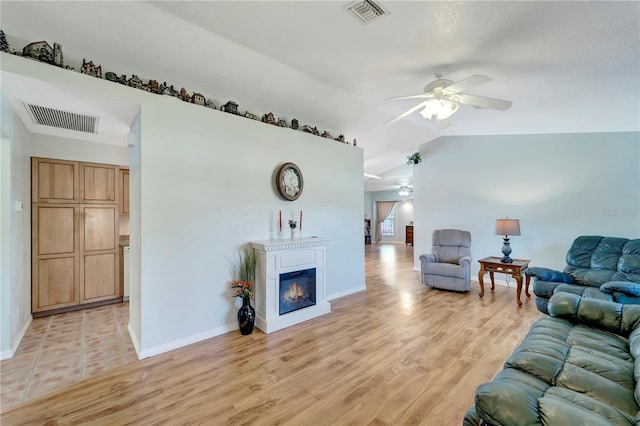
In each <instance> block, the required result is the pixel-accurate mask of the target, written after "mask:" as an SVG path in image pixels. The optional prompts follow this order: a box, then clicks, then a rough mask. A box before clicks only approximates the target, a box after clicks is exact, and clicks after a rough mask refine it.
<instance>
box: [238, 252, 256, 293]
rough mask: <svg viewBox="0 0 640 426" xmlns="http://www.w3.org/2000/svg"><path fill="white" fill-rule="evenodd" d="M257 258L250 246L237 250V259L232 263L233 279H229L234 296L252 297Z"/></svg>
mask: <svg viewBox="0 0 640 426" xmlns="http://www.w3.org/2000/svg"><path fill="white" fill-rule="evenodd" d="M257 260H258V256H257V255H256V252H255V250H254V249H252V248H247V249H245V250H244V251H238V260H237V261H236V264H235V265H233V281H231V288H232V289H233V295H234V296H235V297H253V295H254V294H255V287H254V282H255V278H256V261H257Z"/></svg>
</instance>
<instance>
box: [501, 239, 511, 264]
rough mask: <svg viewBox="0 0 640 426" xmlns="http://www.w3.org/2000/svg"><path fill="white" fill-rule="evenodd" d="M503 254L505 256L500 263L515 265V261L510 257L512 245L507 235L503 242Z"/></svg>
mask: <svg viewBox="0 0 640 426" xmlns="http://www.w3.org/2000/svg"><path fill="white" fill-rule="evenodd" d="M502 254H503V255H504V256H503V257H502V259H500V262H502V263H513V259H512V258H510V257H509V255H510V254H511V243H510V242H509V237H508V236H507V235H505V236H504V239H503V240H502Z"/></svg>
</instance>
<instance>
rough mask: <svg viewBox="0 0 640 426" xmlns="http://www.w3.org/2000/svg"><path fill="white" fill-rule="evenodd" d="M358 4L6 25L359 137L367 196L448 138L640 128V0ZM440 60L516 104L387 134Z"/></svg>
mask: <svg viewBox="0 0 640 426" xmlns="http://www.w3.org/2000/svg"><path fill="white" fill-rule="evenodd" d="M350 4H351V3H350V2H348V1H345V2H340V1H194V2H185V1H175V2H173V1H162V2H119V1H114V2H75V1H72V2H61V1H44V2H37V1H33V2H32V1H29V2H21V1H15V2H14V1H5V0H3V1H2V3H0V12H1V15H0V16H1V21H0V26H1V27H2V29H3V30H4V32H5V33H6V34H7V37H8V39H9V42H10V44H11V47H14V48H16V49H22V47H23V46H24V45H25V44H26V43H28V42H32V41H39V40H46V41H48V42H49V43H50V44H52V43H53V42H54V41H55V42H58V43H60V44H62V46H63V51H64V55H65V61H66V62H67V63H71V64H73V63H74V62H75V64H79V63H81V61H82V58H83V57H85V58H87V59H91V60H93V61H94V62H95V63H97V64H102V67H103V71H104V72H106V71H115V72H116V73H117V74H118V75H120V74H127V75H131V74H136V75H138V76H140V77H141V78H142V80H144V81H146V80H148V79H155V80H158V81H161V82H162V81H166V82H168V83H170V84H174V85H175V86H177V87H185V88H187V90H189V91H190V92H193V91H197V92H201V93H203V94H205V96H207V97H210V98H212V99H214V100H215V101H216V103H217V104H218V105H220V104H222V103H225V102H227V101H228V100H234V101H235V102H237V103H238V104H239V105H240V109H241V110H244V109H247V110H249V111H250V112H253V113H256V114H260V115H261V114H263V113H265V112H270V111H272V112H273V113H274V115H275V116H276V117H285V118H287V120H291V119H292V118H297V119H298V120H299V121H300V123H301V124H311V125H316V126H317V127H318V128H319V129H321V130H325V129H326V130H328V131H330V132H331V133H332V134H333V135H334V136H337V135H338V134H344V135H345V136H346V138H347V139H348V140H352V139H353V138H356V139H357V141H358V145H359V146H361V147H362V148H363V149H364V161H365V163H364V169H365V172H366V173H370V174H374V175H378V176H381V177H383V179H380V180H376V179H365V189H366V190H382V189H393V188H398V187H399V186H400V185H403V184H411V183H412V169H411V167H410V166H406V165H405V161H406V157H407V156H408V155H411V154H412V153H413V152H415V151H416V150H417V148H418V146H420V145H421V144H423V143H425V142H428V141H430V140H433V139H435V138H438V137H440V136H442V135H487V134H496V135H498V134H525V133H537V134H544V133H574V132H576V133H580V132H611V131H639V130H640V118H639V117H640V2H637V1H631V2H591V1H588V2H579V1H576V2H547V1H544V2H542V1H538V2H517V1H513V2H508V1H494V2H481V1H469V2H452V1H451V2H449V1H447V2H435V1H381V2H379V4H380V5H381V6H382V7H383V9H385V10H386V12H387V14H386V15H385V16H382V17H379V18H376V19H374V20H373V21H371V22H369V23H367V24H363V23H361V22H359V21H358V20H357V19H355V18H354V17H353V16H351V15H350V14H349V13H348V12H347V11H346V10H345V9H346V6H348V5H350ZM437 66H446V67H447V68H448V69H449V74H448V75H447V78H449V79H450V80H453V81H458V80H462V79H464V78H466V77H468V76H470V75H473V74H482V75H487V76H489V77H491V78H492V81H490V82H488V83H485V84H482V85H480V86H477V87H474V88H473V89H471V90H469V93H473V94H477V95H482V96H490V97H495V98H501V99H509V100H511V101H513V106H512V108H511V109H509V110H507V111H495V110H489V109H474V108H472V107H470V106H463V107H462V108H461V109H460V110H459V111H458V112H457V113H456V114H455V115H453V117H452V118H451V126H450V127H448V128H446V129H441V128H439V127H438V126H437V125H436V123H434V122H432V121H430V120H427V119H424V118H422V117H421V116H420V115H419V114H418V113H417V112H416V113H413V114H411V115H410V116H408V117H407V118H406V119H404V120H402V121H400V122H397V123H395V124H392V125H389V126H383V124H384V123H385V122H386V121H388V120H389V119H391V118H393V117H394V116H396V115H398V114H400V113H401V112H403V111H404V110H406V109H408V108H410V107H411V106H413V105H415V104H416V103H418V102H419V101H416V100H411V99H410V100H402V101H393V102H389V101H386V99H388V98H391V97H396V96H403V95H413V94H420V93H422V90H423V87H424V86H425V85H426V84H427V83H429V82H431V81H432V80H433V79H434V77H433V74H432V69H433V68H434V67H437ZM76 67H77V65H76ZM6 84H7V83H6V81H5V79H3V81H2V85H3V87H2V90H3V92H7V91H6V90H5V89H6ZM9 92H11V96H12V97H20V96H21V95H20V90H19V88H16V87H13V88H12V90H9ZM42 92H43V93H44V92H46V90H43V91H42ZM77 98H78V95H77V94H76V96H75V99H76V101H77ZM56 102H57V103H58V106H59V107H60V104H64V102H65V101H64V99H62V98H61V97H60V96H57V97H56ZM86 102H87V103H91V102H92V101H91V100H90V99H86ZM54 106H55V105H54ZM92 108H99V107H96V106H95V105H94V106H92ZM102 114H113V111H112V109H111V110H110V109H109V108H105V109H104V110H103V111H102ZM105 131H108V129H105Z"/></svg>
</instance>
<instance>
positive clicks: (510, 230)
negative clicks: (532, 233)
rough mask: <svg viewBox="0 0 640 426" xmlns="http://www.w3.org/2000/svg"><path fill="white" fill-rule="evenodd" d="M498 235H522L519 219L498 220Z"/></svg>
mask: <svg viewBox="0 0 640 426" xmlns="http://www.w3.org/2000/svg"><path fill="white" fill-rule="evenodd" d="M495 234H496V235H520V221H519V220H518V219H496V232H495Z"/></svg>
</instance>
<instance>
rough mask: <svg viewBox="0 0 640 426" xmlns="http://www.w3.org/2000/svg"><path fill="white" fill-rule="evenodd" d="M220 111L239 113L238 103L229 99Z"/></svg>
mask: <svg viewBox="0 0 640 426" xmlns="http://www.w3.org/2000/svg"><path fill="white" fill-rule="evenodd" d="M220 111H224V112H228V113H229V114H235V115H238V104H237V103H235V102H233V101H229V102H227V103H226V104H224V105H222V106H221V107H220Z"/></svg>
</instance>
